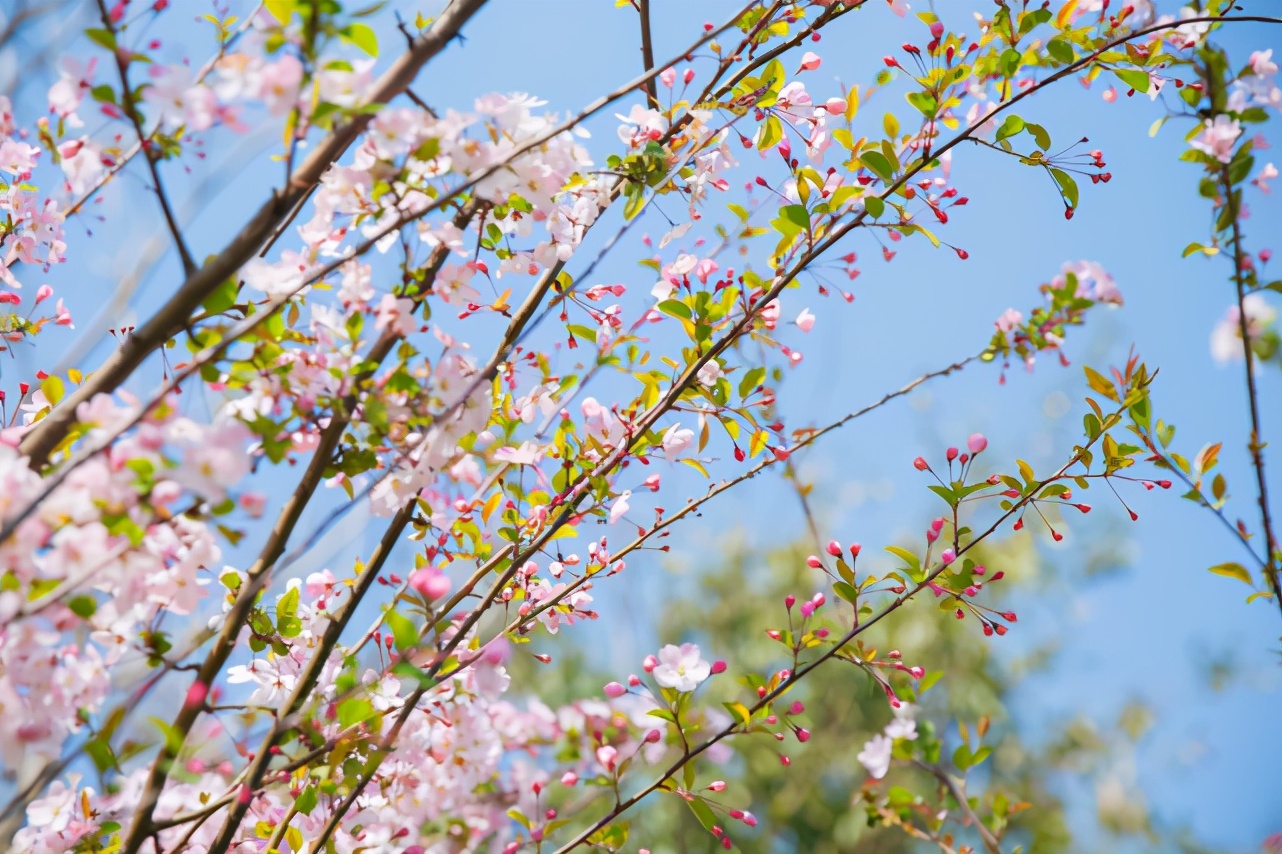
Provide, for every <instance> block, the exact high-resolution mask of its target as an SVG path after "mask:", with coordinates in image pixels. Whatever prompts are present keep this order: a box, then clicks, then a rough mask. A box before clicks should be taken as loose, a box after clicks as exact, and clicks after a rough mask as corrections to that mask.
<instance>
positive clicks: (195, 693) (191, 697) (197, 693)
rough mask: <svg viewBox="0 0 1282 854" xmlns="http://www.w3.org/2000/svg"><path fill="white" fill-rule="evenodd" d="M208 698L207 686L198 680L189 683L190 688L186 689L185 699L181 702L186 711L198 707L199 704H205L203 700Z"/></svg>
mask: <svg viewBox="0 0 1282 854" xmlns="http://www.w3.org/2000/svg"><path fill="white" fill-rule="evenodd" d="M208 696H209V686H208V685H206V684H205V683H204V682H201V681H200V680H196V681H195V682H193V683H191V687H190V688H188V689H187V699H186V700H185V701H184V702H183V706H184V707H185V708H188V709H190V708H193V707H195V706H199V705H200V704H201V703H203V702H205V698H206V697H208Z"/></svg>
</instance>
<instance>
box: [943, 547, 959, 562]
mask: <svg viewBox="0 0 1282 854" xmlns="http://www.w3.org/2000/svg"><path fill="white" fill-rule="evenodd" d="M939 560H940V562H941V563H943V564H944V566H948V564H950V563H952V562H953V561H955V560H957V552H955V551H953V550H952V549H944V551H943V553H942V554H941V555H940V556H939Z"/></svg>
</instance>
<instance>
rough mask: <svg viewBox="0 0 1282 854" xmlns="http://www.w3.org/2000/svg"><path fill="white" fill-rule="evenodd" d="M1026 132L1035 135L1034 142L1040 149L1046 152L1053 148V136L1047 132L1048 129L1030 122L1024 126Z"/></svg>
mask: <svg viewBox="0 0 1282 854" xmlns="http://www.w3.org/2000/svg"><path fill="white" fill-rule="evenodd" d="M1024 130H1026V131H1028V132H1029V133H1030V134H1032V135H1033V141H1034V142H1036V143H1037V147H1038V148H1040V149H1042V150H1043V151H1045V150H1046V149H1048V148H1050V147H1051V135H1050V134H1049V133H1047V132H1046V128H1044V127H1042V126H1041V125H1035V124H1033V123H1032V122H1029V123H1028V124H1026V125H1024Z"/></svg>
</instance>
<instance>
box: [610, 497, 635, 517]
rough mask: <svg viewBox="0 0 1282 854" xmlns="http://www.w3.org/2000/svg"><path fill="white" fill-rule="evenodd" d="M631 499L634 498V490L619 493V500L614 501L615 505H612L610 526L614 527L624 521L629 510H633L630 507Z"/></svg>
mask: <svg viewBox="0 0 1282 854" xmlns="http://www.w3.org/2000/svg"><path fill="white" fill-rule="evenodd" d="M631 497H632V490H630V489H625V490H623V491H622V492H620V493H619V497H618V498H616V499H614V503H613V504H611V505H610V524H611V525H613V524H614V523H615V522H617V521H619V520H620V519H622V518H623V516H624V514H626V513H627V512H628V510H629V509H631V508H630V507H629V506H628V499H629V498H631Z"/></svg>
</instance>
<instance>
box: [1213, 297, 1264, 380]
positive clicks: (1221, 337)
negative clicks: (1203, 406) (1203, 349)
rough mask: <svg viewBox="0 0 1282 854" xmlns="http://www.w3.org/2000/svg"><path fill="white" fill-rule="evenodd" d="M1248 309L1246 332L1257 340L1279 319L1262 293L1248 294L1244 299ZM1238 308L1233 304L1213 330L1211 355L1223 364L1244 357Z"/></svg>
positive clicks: (1243, 303) (1252, 338) (1243, 302)
mask: <svg viewBox="0 0 1282 854" xmlns="http://www.w3.org/2000/svg"><path fill="white" fill-rule="evenodd" d="M1242 305H1243V307H1244V308H1245V309H1246V334H1247V335H1248V336H1250V338H1251V340H1255V339H1256V338H1259V337H1260V336H1261V335H1263V334H1264V331H1265V330H1266V329H1267V328H1268V327H1269V326H1270V325H1271V324H1272V323H1273V321H1274V320H1276V319H1277V316H1278V313H1277V310H1276V309H1274V308H1273V306H1271V305H1269V304H1268V303H1267V302H1266V301H1265V300H1264V297H1263V296H1262V295H1260V294H1247V295H1246V297H1245V299H1243V300H1242ZM1238 317H1239V314H1238V308H1237V306H1231V307H1230V308H1229V310H1228V312H1227V313H1226V314H1225V315H1224V319H1223V320H1221V321H1220V322H1219V323H1217V324H1216V325H1215V328H1214V329H1213V330H1211V357H1212V358H1213V359H1215V361H1216V362H1218V363H1219V364H1221V365H1227V364H1228V363H1229V362H1232V361H1234V360H1236V359H1241V358H1242V328H1241V324H1240V323H1239V322H1238Z"/></svg>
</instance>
